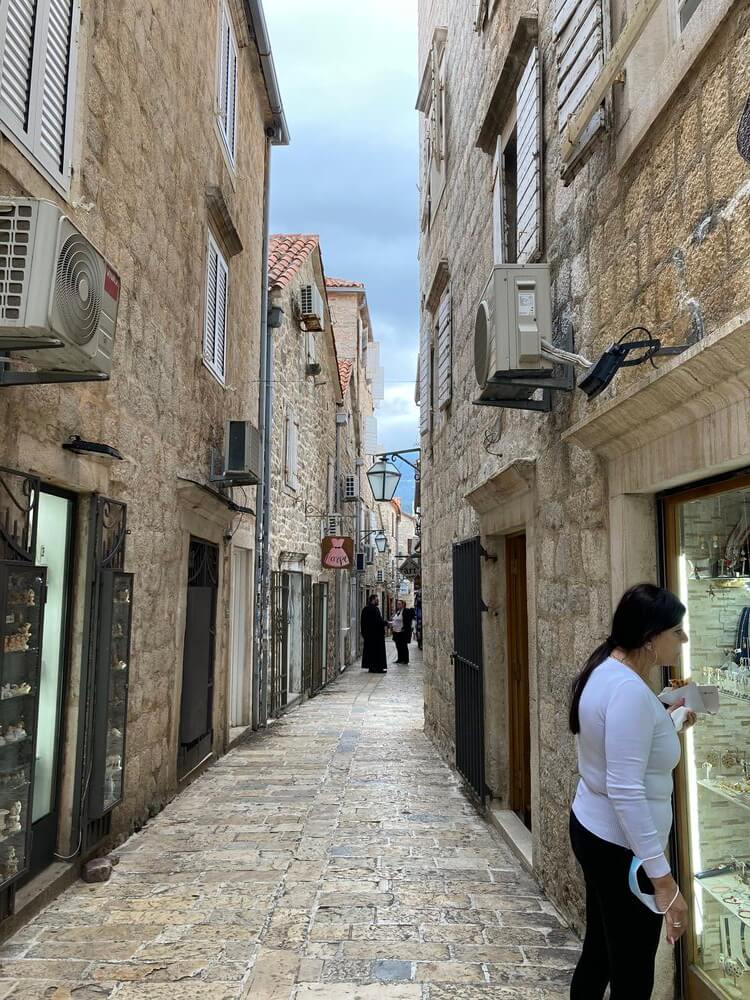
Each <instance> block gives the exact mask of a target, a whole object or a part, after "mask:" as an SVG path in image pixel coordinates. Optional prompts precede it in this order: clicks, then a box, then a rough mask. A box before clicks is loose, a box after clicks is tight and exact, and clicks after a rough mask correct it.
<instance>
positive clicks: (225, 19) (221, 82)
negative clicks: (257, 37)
mask: <svg viewBox="0 0 750 1000" xmlns="http://www.w3.org/2000/svg"><path fill="white" fill-rule="evenodd" d="M217 114H218V117H219V130H220V132H221V136H222V138H223V140H224V144H225V146H226V148H227V153H228V154H229V158H230V160H231V161H232V163H234V160H235V156H236V153H237V40H236V38H235V36H234V28H233V27H232V19H231V17H230V15H229V11H228V9H227V6H226V4H222V5H221V31H220V36H219V72H218V94H217Z"/></svg>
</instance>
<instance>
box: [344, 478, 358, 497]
mask: <svg viewBox="0 0 750 1000" xmlns="http://www.w3.org/2000/svg"><path fill="white" fill-rule="evenodd" d="M358 485H359V484H358V482H357V477H356V476H349V475H347V476H344V500H356V499H357V497H358V495H359V490H358V489H357V487H358Z"/></svg>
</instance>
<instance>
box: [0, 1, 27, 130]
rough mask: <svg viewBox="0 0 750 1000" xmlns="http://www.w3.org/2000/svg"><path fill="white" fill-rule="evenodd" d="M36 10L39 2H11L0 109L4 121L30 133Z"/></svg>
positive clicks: (4, 39)
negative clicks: (0, 109) (0, 108)
mask: <svg viewBox="0 0 750 1000" xmlns="http://www.w3.org/2000/svg"><path fill="white" fill-rule="evenodd" d="M1 7H2V4H0V8H1ZM35 7H36V0H8V3H7V12H6V15H5V17H6V24H5V34H4V36H3V63H2V69H0V107H2V116H3V119H4V120H5V121H7V122H9V123H13V124H15V125H16V127H17V128H18V129H19V130H20V131H22V132H28V130H29V113H30V106H31V67H32V62H33V57H34V8H35Z"/></svg>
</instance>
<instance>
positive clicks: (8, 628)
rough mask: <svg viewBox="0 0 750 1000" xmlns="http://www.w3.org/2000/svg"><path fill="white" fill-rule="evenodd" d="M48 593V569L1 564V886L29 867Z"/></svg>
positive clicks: (24, 564) (19, 563) (8, 563)
mask: <svg viewBox="0 0 750 1000" xmlns="http://www.w3.org/2000/svg"><path fill="white" fill-rule="evenodd" d="M45 594H46V570H45V568H44V567H39V566H30V565H28V564H27V563H23V562H0V616H1V619H0V620H2V623H3V634H2V643H1V644H0V886H2V885H5V884H7V883H8V882H11V881H12V880H13V879H15V878H17V877H18V876H19V875H22V874H23V873H24V872H25V871H26V869H27V868H28V866H29V856H30V851H31V802H32V799H31V796H32V790H33V784H34V759H35V752H34V751H35V746H36V725H37V709H38V704H39V678H40V672H41V657H42V626H43V622H44V600H45Z"/></svg>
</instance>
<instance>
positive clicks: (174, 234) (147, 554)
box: [0, 0, 266, 854]
mask: <svg viewBox="0 0 750 1000" xmlns="http://www.w3.org/2000/svg"><path fill="white" fill-rule="evenodd" d="M82 8H83V19H82V25H81V38H80V49H79V56H78V73H77V79H76V83H75V86H76V117H75V142H74V158H73V164H74V173H73V181H72V187H71V191H70V195H69V198H68V199H67V200H64V199H62V198H61V197H60V196H59V195H58V194H57V192H56V191H54V190H53V189H52V188H51V187H50V185H49V184H48V183H47V181H46V180H45V179H44V178H43V177H42V176H41V175H40V174H39V173H37V171H36V170H35V168H34V167H33V166H32V165H31V164H30V162H29V161H27V160H26V158H25V157H24V156H23V155H22V154H21V153H20V152H18V151H17V149H16V148H15V147H14V146H13V145H12V144H11V143H10V142H6V141H4V142H3V143H2V147H1V148H0V193H1V194H3V195H13V194H21V193H26V194H29V195H32V196H36V197H42V198H47V199H51V200H52V201H55V202H56V203H57V204H59V205H61V206H62V207H63V209H64V210H65V211H66V213H67V214H69V215H70V217H71V218H72V220H73V221H74V222H75V224H76V225H77V226H78V227H79V228H80V229H81V230H82V232H83V233H84V234H85V235H86V236H88V237H89V238H90V239H91V240H92V241H93V242H94V243H95V244H96V245H97V246H98V247H99V248H100V250H101V251H102V252H103V253H104V254H105V255H106V256H107V258H108V259H109V260H110V261H111V263H112V265H113V266H114V267H115V269H116V270H117V271H118V272H119V274H120V277H121V280H122V292H121V300H120V309H119V318H118V327H117V338H116V346H115V357H114V366H113V370H112V377H111V380H110V381H109V382H107V383H105V384H102V385H87V384H79V385H64V386H48V387H40V388H23V389H5V390H3V391H2V392H0V464H2V465H6V466H10V467H13V468H18V469H23V470H31V471H33V472H34V473H36V474H38V475H40V476H41V477H42V479H43V480H44V481H47V482H49V483H52V484H55V485H58V486H63V487H66V488H68V489H70V490H72V491H74V492H76V493H78V494H79V495H80V496H81V501H82V506H81V512H80V520H81V522H84V520H85V508H86V505H87V502H88V501H87V498H88V495H89V494H90V493H91V492H93V491H96V492H101V493H103V494H104V495H106V496H109V497H112V498H114V499H117V500H121V501H123V502H125V503H127V505H128V526H129V528H130V535H129V536H128V539H127V554H126V559H125V568H126V569H127V570H129V571H132V572H134V573H135V601H134V622H133V639H132V656H131V664H130V693H129V713H128V716H129V722H128V738H127V762H126V772H125V782H126V784H125V801H124V804H123V805H122V806H121V807H120V808H118V809H117V810H116V812H115V814H114V823H113V831H114V832H115V833H118V832H122V831H126V830H127V829H128V828H129V827H131V826H132V825H133V824H137V823H140V822H142V821H143V819H144V818H145V816H146V815H147V812H148V811H149V810H150V809H152V808H158V807H159V805H160V804H161V803H163V802H164V801H165V800H166V799H168V798H169V797H170V796H171V795H172V794H173V793H174V791H175V789H176V773H175V759H176V747H177V734H178V727H179V707H180V691H181V669H182V642H183V634H184V604H185V587H186V580H187V545H188V540H189V534H190V532H191V531H192V532H194V533H196V534H198V535H201V536H202V537H207V538H211V539H215V540H218V541H221V537H222V533H223V531H224V530H225V529H227V528H230V527H231V526H232V525H233V524H235V525H236V521H237V519H236V517H235V516H233V515H231V514H230V513H229V512H228V511H227V510H226V509H225V508H222V507H221V506H217V507H216V508H215V509H214V508H213V507H212V508H211V510H210V511H209V512H208V513H207V514H203V513H201V512H200V511H198V510H197V509H194V507H193V505H192V504H191V503H190V502H182V501H181V500H180V499H179V497H178V490H177V477H178V476H184V477H187V478H190V479H194V480H198V481H201V482H205V481H206V479H207V478H208V474H209V468H210V449H211V447H212V446H216V447H220V446H221V445H222V443H223V433H224V422H225V420H226V419H227V418H230V417H231V418H241V419H251V420H252V421H253V422H257V410H258V403H257V399H258V383H257V378H258V357H259V351H258V344H259V330H260V290H261V246H262V223H263V173H264V162H265V149H266V143H265V137H264V127H263V126H264V114H265V108H266V105H265V96H264V94H263V92H262V90H261V86H260V82H259V81H260V73H259V67H258V58H257V52H256V50H255V48H254V46H253V45H251V44H247V42H248V31H247V25H246V24H243V23H242V22H241V21H240V20H239V19H238V20H237V24H236V31H237V36H238V39H239V41H240V44H242V45H243V46H244V47H242V48H241V49H240V52H239V66H238V74H239V80H238V94H239V96H238V109H239V110H238V147H237V170H236V173H234V172H233V171H231V170H230V168H229V167H228V164H227V159H226V157H225V154H224V152H223V150H222V147H221V145H220V139H219V136H218V133H217V129H216V124H215V120H216V119H215V113H214V90H215V79H216V65H217V63H216V60H217V48H218V25H219V20H218V6H217V0H186V3H184V4H182V5H181V8H180V16H179V18H176V17H175V14H174V8H173V6H172V5H171V4H169V3H168V2H166V0H153V2H151V0H149V2H146V0H127V2H126V3H124V4H120V5H118V7H117V9H116V10H115V8H114V6H113V5H112V4H110V3H88V2H84V3H83V4H82ZM237 9H238V10H239V8H237ZM209 187H218V188H220V189H221V191H222V192H223V194H224V196H225V199H226V201H227V204H228V206H229V208H230V212H231V215H232V218H233V221H234V223H235V225H236V228H237V230H238V232H239V236H240V238H241V240H242V243H243V245H244V250H243V251H242V252H241V253H240V254H238V255H237V256H235V257H234V258H232V259H231V261H230V264H229V271H230V278H229V281H230V286H229V316H228V332H227V364H226V373H227V374H226V387H224V386H221V385H219V383H218V382H217V380H216V379H215V378H214V376H213V375H212V374H211V373H210V372H209V371H208V369H207V368H206V367H205V366H204V364H203V361H202V334H203V316H204V289H205V284H206V277H205V276H206V246H207V234H208V228H209V216H208V209H207V202H206V189H207V188H209ZM217 235H219V234H217ZM71 434H80V435H81V436H82V437H83V438H85V439H88V440H92V441H100V442H106V443H108V444H110V445H113V446H114V447H116V448H117V449H118V450H119V451H121V452H122V454H123V456H124V461H123V462H114V463H110V464H104V463H102V462H97V461H95V460H91V459H87V458H84V457H76V456H74V455H72V454H70V453H69V452H63V451H62V450H61V448H60V445H61V443H62V442H63V441H65V440H66V439H67V438H68V437H69V436H70V435H71ZM253 496H254V491H253V490H249V491H248V499H249V501H250V506H253V503H254V501H253ZM237 499H238V500H239V501H240V502H242V496H241V495H238V497H237ZM252 531H253V519H252V517H249V516H246V517H245V518H244V521H243V524H242V533H243V534H245V535H246V536H247V537H249V538H250V539H251V538H252ZM238 537H239V536H238ZM229 551H230V550H229V547H228V546H223V545H222V559H221V563H222V567H221V581H220V589H219V607H218V611H217V621H218V624H219V629H218V636H217V644H216V659H215V684H214V691H215V699H214V733H215V744H214V749H215V750H216V751H217V752H221V750H222V749H223V747H224V744H225V738H226V733H227V720H226V693H225V692H226V688H227V681H226V679H227V656H228V632H229V622H228V617H229V591H230V588H229V575H230V574H229V567H230V561H229ZM84 573H85V558H84V555H83V549H82V548H81V547H80V546H79V552H78V558H77V569H76V608H77V611H76V616H77V617H76V621H75V622H74V633H73V634H74V643H73V654H72V662H71V682H70V685H69V689H68V691H66V692H65V697H66V704H67V711H68V737H67V741H68V743H67V749H66V754H65V761H64V768H65V772H66V782H67V787H68V788H71V787H72V779H71V771H72V769H73V767H74V761H75V754H74V747H75V742H76V732H77V725H78V689H77V686H76V682H77V677H78V672H79V669H80V659H81V645H80V642H81V626H82V614H83V602H82V601H81V600H80V595H81V592H82V589H83V578H84ZM71 809H72V806H71V801H70V798H68V799H66V801H64V802H63V804H62V806H61V812H62V813H63V814H64V813H66V812H67V813H70V812H71ZM73 846H75V845H73ZM62 848H63V850H62V853H64V854H67V853H69V845H66V844H62Z"/></svg>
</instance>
